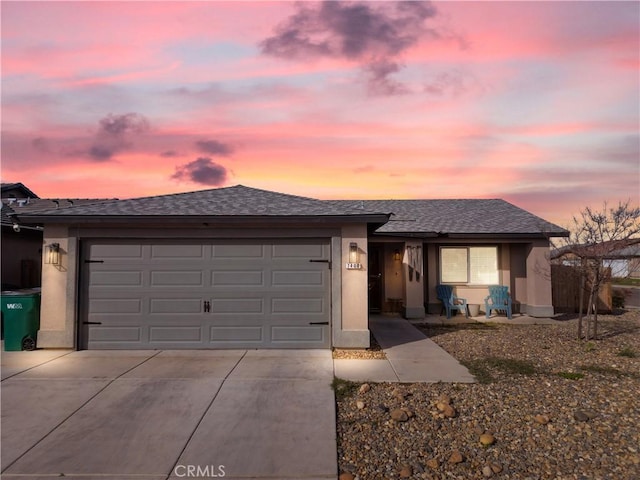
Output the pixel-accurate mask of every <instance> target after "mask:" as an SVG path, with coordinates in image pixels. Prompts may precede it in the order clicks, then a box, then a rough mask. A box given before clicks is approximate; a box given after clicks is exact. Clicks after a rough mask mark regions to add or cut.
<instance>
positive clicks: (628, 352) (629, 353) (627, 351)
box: [618, 347, 638, 358]
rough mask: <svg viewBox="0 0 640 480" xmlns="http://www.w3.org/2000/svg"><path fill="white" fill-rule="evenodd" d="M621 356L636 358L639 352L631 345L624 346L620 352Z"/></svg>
mask: <svg viewBox="0 0 640 480" xmlns="http://www.w3.org/2000/svg"><path fill="white" fill-rule="evenodd" d="M618 356H619V357H627V358H636V357H637V356H638V354H637V353H636V351H635V350H634V349H633V348H631V347H622V348H621V349H620V351H619V352H618Z"/></svg>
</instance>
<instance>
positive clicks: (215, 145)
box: [196, 140, 233, 157]
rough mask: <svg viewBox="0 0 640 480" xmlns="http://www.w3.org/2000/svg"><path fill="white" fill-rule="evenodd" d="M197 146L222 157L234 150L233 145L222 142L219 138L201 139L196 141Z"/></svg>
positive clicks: (201, 149)
mask: <svg viewBox="0 0 640 480" xmlns="http://www.w3.org/2000/svg"><path fill="white" fill-rule="evenodd" d="M196 146H197V147H198V148H199V149H200V151H202V152H204V153H208V154H210V155H219V156H221V157H226V156H228V155H231V153H232V152H233V148H232V147H230V146H229V145H225V144H224V143H222V142H218V141H217V140H200V141H198V142H196Z"/></svg>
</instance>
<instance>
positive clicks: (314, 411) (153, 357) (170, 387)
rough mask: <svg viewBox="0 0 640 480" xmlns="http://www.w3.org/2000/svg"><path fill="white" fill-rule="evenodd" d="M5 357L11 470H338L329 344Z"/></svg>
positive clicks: (154, 473) (309, 477)
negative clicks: (322, 346)
mask: <svg viewBox="0 0 640 480" xmlns="http://www.w3.org/2000/svg"><path fill="white" fill-rule="evenodd" d="M1 359H2V370H3V377H5V379H4V380H3V381H2V385H1V388H2V399H1V400H2V432H1V434H2V438H1V440H2V456H1V459H2V461H1V468H0V470H1V472H2V474H1V475H2V479H3V480H5V479H11V480H18V479H24V478H29V479H30V480H40V479H42V480H44V479H46V478H53V477H61V476H63V475H64V476H66V477H71V478H73V479H74V480H100V479H107V478H108V479H118V480H136V479H137V480H139V479H142V478H144V479H145V480H167V479H171V480H177V479H180V478H220V477H224V478H226V479H243V480H247V479H266V478H268V479H271V480H273V479H275V478H278V479H306V480H321V479H334V480H335V478H336V477H337V459H336V430H335V401H334V394H333V391H332V389H331V382H332V380H333V363H332V358H331V351H330V350H304V351H303V350H286V351H285V350H269V351H267V350H248V351H247V350H198V351H80V352H68V351H67V352H65V351H55V350H40V351H35V352H2V357H1ZM5 368H6V370H5ZM198 474H199V475H198Z"/></svg>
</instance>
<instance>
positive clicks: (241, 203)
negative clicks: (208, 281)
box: [21, 185, 389, 226]
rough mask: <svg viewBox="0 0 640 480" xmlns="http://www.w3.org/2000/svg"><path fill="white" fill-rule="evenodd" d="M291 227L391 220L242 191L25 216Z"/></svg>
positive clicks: (379, 214) (319, 202) (147, 199)
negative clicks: (276, 221)
mask: <svg viewBox="0 0 640 480" xmlns="http://www.w3.org/2000/svg"><path fill="white" fill-rule="evenodd" d="M266 218H269V219H279V220H281V221H286V222H287V223H290V222H295V221H301V220H305V221H307V222H308V221H312V222H318V221H320V220H322V222H323V223H326V222H341V223H344V222H346V221H348V222H365V223H373V224H377V226H380V225H382V224H384V223H386V222H387V221H388V219H389V214H388V213H385V212H375V211H366V210H362V209H360V208H349V207H347V206H337V205H334V204H331V203H328V202H325V201H322V200H316V199H313V198H308V197H301V196H295V195H289V194H284V193H278V192H272V191H268V190H261V189H256V188H249V187H245V186H243V185H236V186H233V187H225V188H216V189H207V190H199V191H195V192H183V193H176V194H167V195H157V196H148V197H140V198H132V199H124V200H113V201H106V202H105V201H103V202H99V203H94V204H91V205H79V206H71V207H67V208H64V209H53V210H47V211H40V212H37V213H33V214H29V213H27V214H24V215H21V219H22V220H23V221H25V222H30V223H31V222H35V223H71V224H78V223H83V224H86V223H111V224H113V223H123V222H127V221H135V222H137V223H145V224H149V223H154V222H155V223H158V222H159V221H161V222H163V223H164V222H170V223H179V222H180V223H198V222H199V223H202V222H207V223H216V224H221V223H234V224H235V223H251V222H256V221H259V220H262V221H264V219H266Z"/></svg>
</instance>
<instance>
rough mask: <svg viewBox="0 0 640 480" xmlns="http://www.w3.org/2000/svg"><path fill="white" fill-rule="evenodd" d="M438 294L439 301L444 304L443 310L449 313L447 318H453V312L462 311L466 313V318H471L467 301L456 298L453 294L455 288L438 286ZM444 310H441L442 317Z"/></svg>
mask: <svg viewBox="0 0 640 480" xmlns="http://www.w3.org/2000/svg"><path fill="white" fill-rule="evenodd" d="M436 292H437V294H438V300H440V301H441V302H442V310H445V311H446V312H447V318H451V311H452V310H460V311H461V312H464V316H465V317H467V318H469V311H468V310H467V300H466V299H465V298H458V297H456V296H455V295H454V294H453V287H451V286H449V285H437V286H436ZM442 310H440V315H442Z"/></svg>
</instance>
